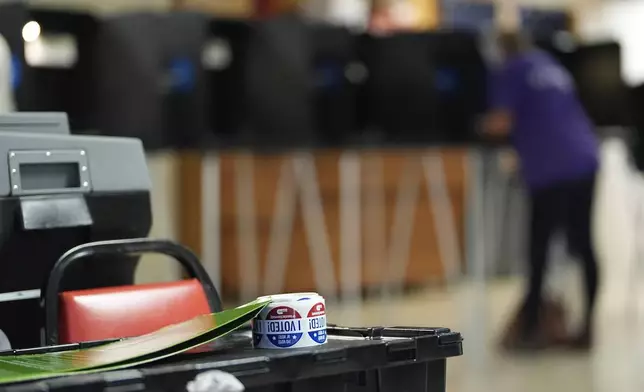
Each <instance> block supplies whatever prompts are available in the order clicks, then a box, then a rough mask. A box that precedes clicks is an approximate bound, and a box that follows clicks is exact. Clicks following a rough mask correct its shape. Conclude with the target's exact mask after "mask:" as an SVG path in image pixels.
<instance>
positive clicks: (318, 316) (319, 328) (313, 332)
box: [307, 302, 326, 344]
mask: <svg viewBox="0 0 644 392" xmlns="http://www.w3.org/2000/svg"><path fill="white" fill-rule="evenodd" d="M307 318H308V333H309V336H310V337H311V339H313V340H314V341H315V342H317V343H320V344H322V343H324V342H326V308H325V307H324V304H323V303H321V302H319V303H317V304H315V305H313V307H312V308H311V310H309V313H308V315H307Z"/></svg>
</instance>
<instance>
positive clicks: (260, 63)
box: [242, 15, 320, 149]
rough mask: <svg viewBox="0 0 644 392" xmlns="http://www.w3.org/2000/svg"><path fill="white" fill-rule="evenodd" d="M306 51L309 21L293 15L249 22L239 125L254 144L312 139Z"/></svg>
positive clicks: (298, 143) (311, 142) (312, 142)
mask: <svg viewBox="0 0 644 392" xmlns="http://www.w3.org/2000/svg"><path fill="white" fill-rule="evenodd" d="M312 51H313V48H312V47H311V45H310V41H309V25H308V24H307V23H306V21H304V20H303V19H302V18H300V17H298V16H296V15H284V16H280V17H277V18H273V19H268V20H262V21H258V22H257V23H255V25H254V27H253V29H252V31H251V36H250V42H249V47H248V53H247V58H246V62H245V66H244V68H245V69H244V74H245V83H244V86H243V89H244V95H245V112H246V116H247V124H246V126H245V128H244V129H243V130H242V132H243V137H244V139H246V140H248V141H249V142H250V143H252V144H253V146H254V147H256V148H262V149H263V148H272V149H274V148H293V147H312V146H316V145H318V143H319V139H320V138H319V134H318V133H317V132H316V128H315V120H314V117H315V116H314V108H313V103H314V90H315V86H314V72H313V68H312V66H311V58H312Z"/></svg>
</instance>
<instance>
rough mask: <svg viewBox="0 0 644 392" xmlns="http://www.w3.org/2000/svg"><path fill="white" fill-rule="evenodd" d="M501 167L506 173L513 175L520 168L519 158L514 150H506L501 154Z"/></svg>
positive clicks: (499, 162) (499, 163)
mask: <svg viewBox="0 0 644 392" xmlns="http://www.w3.org/2000/svg"><path fill="white" fill-rule="evenodd" d="M498 165H499V169H500V170H501V172H503V173H505V174H506V175H512V174H514V173H516V172H517V170H518V169H519V160H518V158H517V154H516V153H515V152H514V151H513V150H506V151H503V152H501V153H500V154H499V160H498Z"/></svg>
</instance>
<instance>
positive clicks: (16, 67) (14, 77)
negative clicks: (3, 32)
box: [11, 54, 22, 90]
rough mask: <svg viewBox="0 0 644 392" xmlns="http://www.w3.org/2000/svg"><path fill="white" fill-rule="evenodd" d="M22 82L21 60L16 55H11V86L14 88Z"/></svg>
mask: <svg viewBox="0 0 644 392" xmlns="http://www.w3.org/2000/svg"><path fill="white" fill-rule="evenodd" d="M21 83H22V61H21V60H20V57H19V56H17V55H15V54H14V55H12V56H11V87H12V88H13V89H14V90H16V89H17V88H18V87H20V84H21Z"/></svg>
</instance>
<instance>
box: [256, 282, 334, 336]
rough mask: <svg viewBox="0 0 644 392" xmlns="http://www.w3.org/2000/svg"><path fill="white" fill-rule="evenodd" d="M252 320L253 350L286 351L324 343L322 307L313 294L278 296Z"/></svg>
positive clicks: (322, 300) (324, 330) (315, 294)
mask: <svg viewBox="0 0 644 392" xmlns="http://www.w3.org/2000/svg"><path fill="white" fill-rule="evenodd" d="M269 298H270V299H271V300H272V302H271V303H270V304H268V306H266V308H264V309H263V310H262V311H261V312H260V313H259V314H258V315H257V317H255V319H254V320H253V322H252V324H253V346H254V347H255V348H263V349H289V348H300V347H313V346H320V345H322V344H325V343H326V340H327V334H326V303H325V301H324V298H323V297H322V296H321V295H319V294H317V293H295V294H278V295H269V296H265V297H260V299H269Z"/></svg>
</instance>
